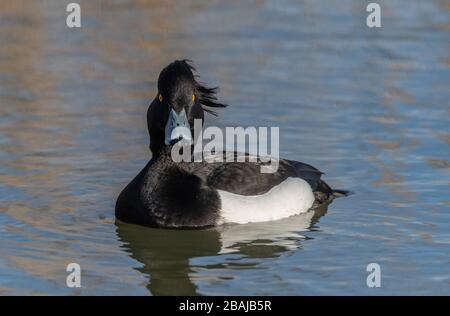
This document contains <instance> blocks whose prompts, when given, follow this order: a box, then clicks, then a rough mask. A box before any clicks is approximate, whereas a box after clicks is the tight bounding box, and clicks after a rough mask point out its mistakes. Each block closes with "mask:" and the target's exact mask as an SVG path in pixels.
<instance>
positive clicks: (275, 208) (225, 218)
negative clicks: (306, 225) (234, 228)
mask: <svg viewBox="0 0 450 316" xmlns="http://www.w3.org/2000/svg"><path fill="white" fill-rule="evenodd" d="M218 192H219V195H220V199H221V202H222V208H221V217H222V222H221V223H220V224H224V223H238V224H245V223H252V222H253V223H254V222H265V221H273V220H278V219H282V218H285V217H289V216H292V215H296V214H300V213H304V212H306V211H308V210H309V209H310V208H311V207H312V205H313V203H314V194H313V192H312V190H311V186H310V185H309V184H308V183H307V182H306V181H305V180H303V179H300V178H287V179H286V180H284V181H283V182H282V183H280V184H279V185H277V186H275V187H273V188H272V189H270V190H269V191H268V192H266V193H264V194H261V195H254V196H246V195H239V194H234V193H230V192H226V191H222V190H218Z"/></svg>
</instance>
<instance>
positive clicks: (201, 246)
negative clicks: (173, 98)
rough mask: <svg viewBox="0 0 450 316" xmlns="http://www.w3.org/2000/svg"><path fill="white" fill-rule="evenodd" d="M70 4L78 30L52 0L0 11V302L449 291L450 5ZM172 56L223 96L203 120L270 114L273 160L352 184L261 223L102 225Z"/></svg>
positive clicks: (244, 122) (336, 183)
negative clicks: (75, 284) (3, 298)
mask: <svg viewBox="0 0 450 316" xmlns="http://www.w3.org/2000/svg"><path fill="white" fill-rule="evenodd" d="M368 2H369V1H367V3H368ZM78 3H79V4H80V6H81V23H82V26H81V28H68V27H67V26H66V16H67V14H68V13H66V7H65V6H66V3H64V1H63V2H61V1H57V0H46V1H43V0H39V1H2V2H1V3H0V43H1V46H0V161H1V164H0V295H119V294H124V295H164V294H165V295H180V294H184V295H196V294H198V295H329V294H331V295H336V294H346V295H400V294H414V295H430V294H438V295H450V194H449V193H450V190H449V184H450V181H449V179H450V177H449V176H450V158H449V157H450V89H449V86H450V85H449V84H450V52H449V47H450V46H449V43H450V4H449V2H448V1H440V0H433V1H406V0H396V1H379V3H380V5H381V21H382V27H381V28H368V27H367V26H366V17H367V15H368V13H367V12H366V5H367V3H366V2H365V1H359V0H344V1H339V3H337V2H336V3H333V5H330V2H329V1H322V0H321V1H317V0H314V1H313V0H305V1H295V0H282V1H276V2H275V1H263V0H253V1H246V2H242V1H226V2H225V1H183V2H177V3H175V1H150V0H149V1H145V0H139V1H138V0H136V1H87V0H85V1H78ZM180 58H189V59H191V60H192V61H193V63H194V64H195V66H196V68H197V70H198V73H199V74H200V76H201V81H203V82H206V83H209V84H210V85H219V86H220V93H219V98H220V100H221V101H223V102H225V103H228V104H230V106H229V107H228V108H226V109H223V110H220V112H219V116H218V117H213V116H211V115H208V116H207V117H206V123H207V125H211V126H213V125H214V126H219V127H221V128H223V127H226V126H279V127H280V154H281V157H284V158H289V159H295V160H300V161H303V162H306V163H309V164H312V165H314V166H315V167H317V168H319V169H320V170H322V171H324V172H325V175H324V179H325V180H326V181H327V182H328V183H329V184H330V185H331V186H332V187H334V188H338V189H346V190H351V191H352V192H353V193H354V194H352V195H351V196H349V197H345V198H339V199H336V200H335V201H334V202H333V203H332V204H330V205H328V206H327V207H323V208H321V209H319V210H317V211H315V212H308V213H306V214H302V215H298V216H294V217H292V218H288V219H285V220H280V221H273V222H264V223H258V224H248V225H228V226H224V227H218V228H211V229H204V230H170V229H150V228H144V227H139V226H134V225H128V224H117V225H116V224H115V218H114V206H115V201H116V198H117V196H118V194H119V192H120V191H121V190H122V188H123V187H124V186H125V185H126V184H127V183H128V182H129V181H130V180H131V179H132V178H133V177H134V176H135V175H136V174H137V173H138V172H139V171H140V170H141V168H142V167H143V166H144V165H145V164H146V163H147V161H148V160H149V159H150V158H151V153H150V151H149V149H148V144H149V139H148V132H147V126H146V116H145V114H146V111H147V107H148V105H149V104H150V102H151V100H152V99H153V98H154V97H155V96H156V93H157V89H156V80H157V78H158V74H159V71H160V70H161V69H162V68H163V67H164V66H166V65H167V64H168V63H170V62H171V61H173V60H174V59H180ZM71 262H76V263H78V264H80V266H81V269H82V280H81V284H82V286H81V288H69V287H67V286H66V277H67V275H68V272H66V266H67V265H68V264H69V263H71ZM369 263H377V264H379V266H380V268H381V287H379V288H370V287H368V286H367V284H366V278H367V277H368V275H369V272H367V271H366V268H367V265H368V264H369Z"/></svg>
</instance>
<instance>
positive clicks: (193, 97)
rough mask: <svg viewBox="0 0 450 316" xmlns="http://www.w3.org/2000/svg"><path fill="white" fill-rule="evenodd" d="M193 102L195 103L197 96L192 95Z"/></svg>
mask: <svg viewBox="0 0 450 316" xmlns="http://www.w3.org/2000/svg"><path fill="white" fill-rule="evenodd" d="M192 102H195V94H193V95H192Z"/></svg>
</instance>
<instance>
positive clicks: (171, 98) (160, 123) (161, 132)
mask: <svg viewBox="0 0 450 316" xmlns="http://www.w3.org/2000/svg"><path fill="white" fill-rule="evenodd" d="M194 72H195V69H194V67H193V66H192V65H191V64H190V63H189V61H188V60H176V61H174V62H172V63H171V64H169V65H168V66H166V67H165V68H164V69H163V70H162V71H161V73H160V74H159V78H158V94H157V96H156V98H155V99H154V100H153V102H152V104H151V105H150V107H149V109H148V112H147V125H148V130H149V133H150V149H151V151H152V152H153V154H155V153H156V152H158V151H159V150H160V149H161V148H162V146H164V145H169V144H170V143H171V142H173V141H176V140H178V139H181V138H184V139H186V140H191V139H192V135H188V134H189V131H191V132H190V133H191V134H192V129H193V128H194V119H201V120H202V121H203V120H204V111H206V112H209V113H211V114H214V115H215V112H213V111H212V110H210V109H208V108H205V107H204V106H206V107H216V108H217V107H226V106H227V105H226V104H222V103H218V102H217V97H216V93H217V90H218V88H217V87H214V88H209V87H206V86H204V85H202V84H200V83H199V82H198V81H197V80H196V79H197V76H196V75H195V74H194ZM176 127H186V128H187V129H186V130H187V132H181V133H172V131H173V130H174V129H175V128H176Z"/></svg>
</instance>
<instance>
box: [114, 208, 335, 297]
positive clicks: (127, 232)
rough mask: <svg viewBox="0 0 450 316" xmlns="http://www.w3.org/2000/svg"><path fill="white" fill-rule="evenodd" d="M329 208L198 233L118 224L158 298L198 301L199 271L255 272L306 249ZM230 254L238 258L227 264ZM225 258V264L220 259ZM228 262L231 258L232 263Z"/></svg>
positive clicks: (150, 287)
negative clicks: (192, 297)
mask: <svg viewBox="0 0 450 316" xmlns="http://www.w3.org/2000/svg"><path fill="white" fill-rule="evenodd" d="M326 211H327V207H326V206H322V207H321V208H320V209H317V210H315V211H310V212H307V213H304V214H301V215H297V216H292V217H289V218H286V219H283V220H279V221H273V222H264V223H252V224H245V225H228V226H222V227H215V228H210V229H199V230H173V229H156V228H146V227H140V226H136V225H129V224H124V223H117V232H118V236H119V238H120V239H121V240H122V241H123V242H124V247H125V249H126V251H127V252H128V253H130V255H131V257H133V258H134V259H136V260H138V261H139V262H141V263H142V264H143V266H142V267H141V268H139V269H138V270H139V271H141V272H142V273H144V274H146V275H148V276H149V279H150V281H149V284H148V285H147V288H148V289H149V291H150V292H151V294H153V295H195V294H197V286H196V285H195V283H194V282H193V280H192V278H194V276H195V268H198V267H201V268H205V269H207V268H211V269H220V268H223V269H232V268H233V267H240V268H255V267H256V266H257V265H258V264H259V263H261V260H245V259H264V258H275V257H278V256H280V255H281V254H282V253H283V252H287V251H293V250H296V249H298V248H300V247H301V243H300V241H301V240H305V239H307V238H305V236H303V235H302V234H301V233H302V232H305V231H309V230H311V229H312V227H313V225H314V224H315V223H316V222H317V221H318V219H319V218H320V217H321V216H323V215H325V213H326ZM229 253H235V254H238V255H239V256H237V258H240V259H236V257H234V256H233V260H227V258H228V255H227V254H229ZM208 256H213V257H216V258H215V260H207V261H208V262H210V263H212V264H208V265H199V264H193V263H192V260H191V259H193V258H199V257H208ZM221 256H222V257H223V258H221ZM219 258H220V259H219ZM228 259H229V258H228Z"/></svg>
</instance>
